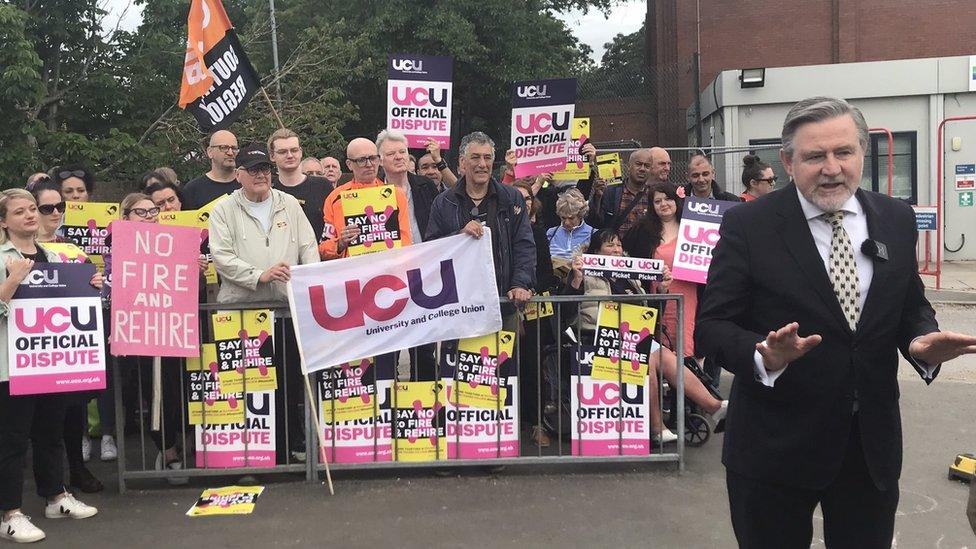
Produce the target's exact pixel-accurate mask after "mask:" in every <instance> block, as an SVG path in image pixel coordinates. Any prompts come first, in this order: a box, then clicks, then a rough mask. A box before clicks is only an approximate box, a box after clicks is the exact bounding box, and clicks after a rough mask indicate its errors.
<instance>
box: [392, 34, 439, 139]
mask: <svg viewBox="0 0 976 549" xmlns="http://www.w3.org/2000/svg"><path fill="white" fill-rule="evenodd" d="M453 73H454V61H453V60H452V59H451V58H450V57H441V56H434V55H416V54H408V53H394V54H391V55H390V56H389V60H388V64H387V81H386V88H387V99H386V105H387V108H386V127H387V128H388V129H391V130H398V131H401V132H403V133H404V135H406V136H407V146H408V147H409V148H411V149H423V148H424V147H426V146H427V140H428V139H433V140H435V141H437V144H438V145H439V146H440V148H441V149H448V148H449V147H450V146H451V102H452V96H453V94H454V91H453V86H454V85H453V83H452V82H451V79H452V77H453Z"/></svg>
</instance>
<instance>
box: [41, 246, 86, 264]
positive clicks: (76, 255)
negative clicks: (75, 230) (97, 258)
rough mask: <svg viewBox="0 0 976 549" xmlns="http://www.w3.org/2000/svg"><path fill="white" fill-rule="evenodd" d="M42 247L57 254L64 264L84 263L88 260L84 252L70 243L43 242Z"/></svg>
mask: <svg viewBox="0 0 976 549" xmlns="http://www.w3.org/2000/svg"><path fill="white" fill-rule="evenodd" d="M41 246H42V247H43V248H44V249H45V250H47V251H49V252H53V253H55V254H57V255H58V257H60V258H61V262H62V263H84V262H85V260H87V259H88V255H86V254H85V251H84V250H82V249H81V248H79V247H78V246H75V245H74V244H72V243H70V242H43V243H41Z"/></svg>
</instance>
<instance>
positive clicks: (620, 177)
mask: <svg viewBox="0 0 976 549" xmlns="http://www.w3.org/2000/svg"><path fill="white" fill-rule="evenodd" d="M596 166H597V170H598V171H599V173H600V179H602V180H604V181H606V182H607V185H620V184H621V183H623V182H624V169H623V163H622V162H621V161H620V153H606V154H598V155H597V156H596Z"/></svg>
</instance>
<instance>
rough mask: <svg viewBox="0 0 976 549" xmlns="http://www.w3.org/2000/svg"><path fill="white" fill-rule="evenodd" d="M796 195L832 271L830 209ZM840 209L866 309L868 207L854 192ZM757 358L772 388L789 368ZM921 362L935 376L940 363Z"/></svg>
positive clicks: (761, 378) (758, 369)
mask: <svg viewBox="0 0 976 549" xmlns="http://www.w3.org/2000/svg"><path fill="white" fill-rule="evenodd" d="M796 195H797V197H799V199H800V208H802V209H803V215H804V216H805V217H806V219H807V224H808V225H809V226H810V234H812V235H813V242H814V244H816V245H817V252H819V253H820V258H821V259H822V260H823V263H824V270H825V271H826V272H827V273H830V244H831V241H832V240H833V236H834V228H833V226H832V225H831V224H830V221H827V220H826V219H824V218H823V217H821V216H822V215H824V214H825V213H826V212H824V211H823V210H821V209H820V208H819V207H818V206H816V205H815V204H813V203H812V202H810V201H809V200H807V199H806V198H805V197H804V196H803V195H802V194H800V190H799V189H797V190H796ZM840 209H841V210H842V211H843V212H844V222H843V223H844V230H846V231H847V236H848V237H849V238H850V240H851V245H852V246H853V247H854V261H855V263H857V287H858V289H859V290H860V291H859V296H858V306H859V308H860V310H861V312H863V311H864V301H865V299H867V296H868V289H869V288H870V287H871V279H872V277H873V276H874V262H873V260H872V259H871V258H870V257H868V256H866V255H865V254H864V253H863V252H861V245H862V244H864V241H865V240H867V239H868V220H867V217H865V215H864V209H863V208H862V207H861V203H860V202H858V200H857V198H856V197H855V196H853V195H852V196H851V197H850V198H848V199H847V202H845V203H844V205H843V206H841V207H840ZM801 328H802V326H801ZM764 343H765V342H764ZM754 359H755V370H756V377H757V379H758V380H759V381H760V382H762V384H763V385H766V386H768V387H772V386H773V385H774V384H775V383H776V379H777V378H778V377H779V376H780V375H782V374H783V372H785V371H786V368H783V369H781V370H777V371H775V372H767V371H766V367H765V365H764V364H763V359H762V355H760V354H759V351H756V353H755V355H754ZM917 363H918V364H919V366H920V367H921V368H922V369H923V370H924V371H925V372H926V376H925V377H926V378H931V377H932V373H933V372H934V371H935V368H936V366H931V367H930V366H927V365H925V364H922V363H920V362H917ZM788 366H789V365H787V367H788Z"/></svg>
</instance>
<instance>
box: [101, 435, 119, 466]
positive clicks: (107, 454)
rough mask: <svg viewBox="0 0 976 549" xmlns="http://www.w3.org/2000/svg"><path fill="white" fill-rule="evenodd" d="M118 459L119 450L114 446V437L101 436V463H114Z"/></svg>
mask: <svg viewBox="0 0 976 549" xmlns="http://www.w3.org/2000/svg"><path fill="white" fill-rule="evenodd" d="M118 457H119V449H118V448H117V447H116V446H115V437H113V436H112V435H102V461H115V460H116V459H117V458H118Z"/></svg>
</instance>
